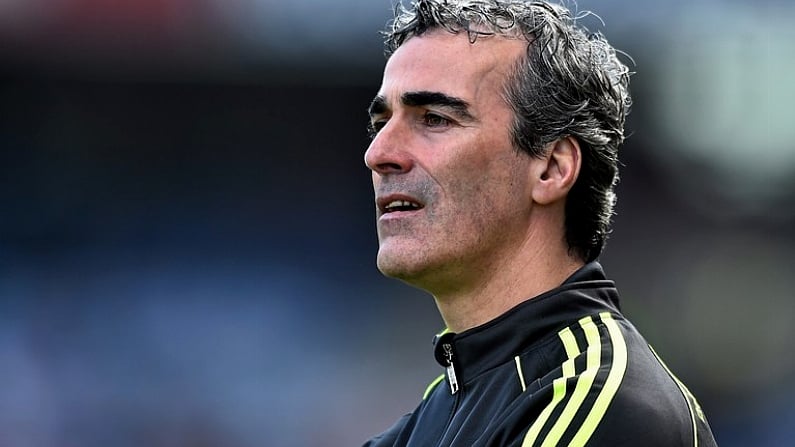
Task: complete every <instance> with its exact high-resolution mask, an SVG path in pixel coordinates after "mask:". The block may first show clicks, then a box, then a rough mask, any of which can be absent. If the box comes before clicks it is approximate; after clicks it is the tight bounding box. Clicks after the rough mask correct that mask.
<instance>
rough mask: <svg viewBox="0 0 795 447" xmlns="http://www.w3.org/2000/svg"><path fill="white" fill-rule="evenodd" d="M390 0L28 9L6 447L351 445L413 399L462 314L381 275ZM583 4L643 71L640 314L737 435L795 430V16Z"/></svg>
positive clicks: (707, 406) (2, 310) (1, 95)
mask: <svg viewBox="0 0 795 447" xmlns="http://www.w3.org/2000/svg"><path fill="white" fill-rule="evenodd" d="M572 4H573V3H572ZM391 7H392V6H391V2H389V1H386V0H385V1H375V2H374V1H371V0H368V1H364V0H362V1H359V0H346V1H341V0H296V1H293V2H277V1H271V0H224V1H222V0H137V1H132V0H116V1H108V0H106V1H102V0H6V1H3V2H0V42H1V43H2V44H0V185H2V187H0V209H2V212H1V213H0V384H2V388H3V390H4V392H3V398H2V399H0V446H3V447H5V446H10V447H11V446H13V447H28V446H30V447H34V446H81V447H91V446H107V445H112V446H118V447H124V446H138V445H150V446H154V447H157V446H186V447H189V446H217V445H225V446H233V447H234V446H240V447H244V446H245V447H248V446H261V445H268V446H286V447H305V446H349V445H357V443H360V442H361V441H363V440H364V439H365V438H367V437H368V436H369V435H370V434H373V433H375V432H379V431H381V430H383V429H384V428H386V426H387V425H388V424H390V423H391V422H392V421H394V420H395V419H396V418H397V416H399V414H400V412H407V411H410V410H411V409H412V407H413V405H415V404H416V402H417V400H418V398H419V397H420V396H421V395H422V392H423V391H424V389H425V386H426V385H427V384H428V382H430V381H431V380H432V379H433V378H435V377H436V376H437V375H438V374H439V373H440V372H439V367H438V366H437V365H436V363H435V361H434V360H433V358H432V354H431V337H432V335H433V334H434V333H435V332H436V331H438V330H439V329H440V328H441V326H442V322H441V320H440V318H439V317H438V315H437V312H436V309H435V306H434V304H433V301H432V298H431V297H429V296H427V295H425V294H423V293H422V292H419V291H416V290H413V289H410V288H408V287H407V286H404V285H402V284H399V283H397V282H394V281H391V280H387V279H384V278H382V277H381V276H380V274H379V273H378V272H377V270H376V268H375V250H376V240H375V228H374V217H373V211H374V206H373V203H372V193H371V186H370V179H369V173H368V171H367V170H366V168H365V167H364V164H363V162H362V157H363V153H364V150H365V148H366V146H367V143H368V140H367V135H366V131H365V123H366V113H365V110H366V107H367V105H368V104H369V101H370V99H371V98H372V96H373V95H374V94H375V92H376V90H377V88H378V85H379V83H380V72H381V69H382V68H383V63H384V59H383V55H382V48H381V42H380V37H379V35H378V30H379V29H380V28H381V27H382V26H383V24H385V23H386V21H387V20H388V18H389V16H390V10H391ZM577 8H579V9H580V10H594V11H595V12H596V13H598V14H599V16H600V17H601V20H599V19H597V18H595V17H593V16H590V17H585V18H583V20H586V21H587V25H588V27H589V28H591V29H593V30H601V31H602V32H603V33H604V34H605V35H606V36H607V37H608V39H609V40H610V41H611V42H612V43H613V44H614V45H615V46H616V47H618V48H621V49H623V50H625V51H626V52H627V54H628V55H629V56H628V59H627V60H629V57H630V56H631V60H632V61H633V62H632V63H633V64H634V66H633V71H635V72H636V74H635V75H634V76H633V79H632V91H633V96H634V100H635V105H634V109H633V112H632V114H631V116H630V121H629V123H628V130H629V132H630V134H631V136H630V137H629V139H628V140H627V143H626V144H625V146H624V148H623V149H622V153H621V157H622V162H623V166H622V180H621V183H620V185H619V189H618V197H619V201H618V207H617V215H616V216H615V219H614V227H613V229H614V231H613V234H612V235H611V238H610V240H609V242H608V245H607V248H606V251H605V253H604V255H603V256H602V259H601V261H602V263H603V265H604V267H605V270H606V271H607V272H608V274H609V275H611V276H612V277H614V278H615V279H616V281H617V285H618V287H619V290H620V291H621V294H622V297H623V300H624V301H623V303H622V304H623V307H624V310H625V313H626V314H628V315H629V317H630V318H631V319H632V320H633V321H634V322H635V323H636V324H637V325H638V326H639V328H640V330H641V331H642V332H643V333H644V334H645V335H646V337H647V338H648V340H649V341H650V342H651V343H652V344H653V345H654V346H655V349H656V350H657V352H659V353H660V354H661V355H662V356H663V357H664V358H665V359H666V360H667V361H668V363H669V365H670V366H671V367H672V369H674V370H675V371H678V372H679V375H680V376H681V378H682V379H683V381H684V382H686V383H688V385H689V386H690V388H691V389H692V391H693V392H694V394H695V395H697V396H699V398H700V400H701V404H702V407H703V408H704V410H705V411H706V412H707V414H708V416H709V419H710V421H711V423H712V424H713V431H714V433H715V436H716V438H717V440H718V443H719V444H720V445H721V446H722V447H748V446H755V447H768V446H770V447H779V446H784V445H792V444H793V442H795V357H793V356H792V355H790V351H789V350H790V348H791V347H792V342H791V340H793V338H795V326H793V325H792V321H793V320H795V293H793V290H795V233H794V232H793V228H795V180H793V179H795V143H794V142H795V126H792V125H791V123H790V122H789V121H790V120H789V117H790V115H791V112H789V105H790V104H792V103H793V102H794V101H795V86H793V84H792V83H791V82H788V77H789V73H790V72H792V69H793V68H795V57H793V56H795V54H793V49H792V45H791V42H793V41H795V31H793V30H792V27H791V26H789V23H790V22H791V21H792V20H793V19H795V6H793V5H792V4H791V3H790V2H788V1H784V0H781V1H776V0H768V1H762V2H753V3H750V2H744V1H739V0H723V1H718V0H697V1H687V2H686V1H684V0H672V1H669V2H653V3H652V2H649V3H646V2H630V1H629V0H611V1H595V0H588V1H586V0H580V1H579V2H577ZM401 409H402V410H401Z"/></svg>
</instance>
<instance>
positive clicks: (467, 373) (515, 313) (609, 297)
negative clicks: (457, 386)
mask: <svg viewBox="0 0 795 447" xmlns="http://www.w3.org/2000/svg"><path fill="white" fill-rule="evenodd" d="M602 311H611V312H614V313H619V312H620V309H619V304H618V292H617V291H616V288H615V284H614V283H613V281H611V280H608V279H607V278H606V277H605V274H604V271H603V270H602V266H601V265H600V264H599V263H598V262H591V263H588V264H586V265H585V266H583V267H582V268H580V269H579V270H577V271H576V272H574V274H572V275H571V276H570V277H569V278H568V279H566V281H564V282H563V284H561V285H560V286H559V287H557V288H555V289H552V290H550V291H548V292H545V293H542V294H541V295H538V296H536V297H534V298H531V299H528V300H527V301H524V302H522V303H521V304H519V305H517V306H516V307H514V308H512V309H511V310H509V311H507V312H506V313H504V314H502V315H501V316H499V317H497V318H495V319H494V320H491V321H489V322H487V323H485V324H482V325H480V326H477V327H474V328H472V329H469V330H466V331H464V332H461V333H459V334H452V333H449V332H447V333H446V334H445V333H443V334H445V335H444V336H442V337H440V336H437V337H436V338H435V339H434V350H435V354H436V358H437V360H439V363H440V364H442V366H445V367H446V366H448V365H446V364H444V363H442V361H441V360H440V359H441V358H443V356H440V352H439V351H440V350H441V349H442V346H441V345H442V343H441V341H440V340H441V339H444V342H445V343H448V344H449V343H452V346H453V349H454V354H455V359H456V360H455V369H456V373H457V374H458V380H459V382H461V383H466V382H467V381H468V380H470V379H472V378H474V377H476V376H478V375H480V374H481V373H483V372H485V371H486V370H488V369H490V368H493V367H495V366H497V365H500V364H502V363H505V362H508V361H510V360H511V359H513V357H514V356H516V355H518V354H519V353H520V352H522V351H524V350H526V349H527V348H529V347H530V346H532V345H533V344H535V343H536V342H538V341H540V340H542V339H544V338H545V337H547V336H548V335H549V334H553V333H557V332H558V331H559V330H561V329H563V328H565V327H568V326H570V325H571V324H572V323H574V322H576V321H577V320H579V319H580V318H582V317H583V316H585V315H591V314H594V313H598V312H602ZM440 335H441V334H440Z"/></svg>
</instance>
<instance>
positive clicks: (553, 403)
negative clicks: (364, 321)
mask: <svg viewBox="0 0 795 447" xmlns="http://www.w3.org/2000/svg"><path fill="white" fill-rule="evenodd" d="M386 44H387V53H388V55H389V57H388V61H387V65H386V68H385V71H384V77H383V83H382V85H381V88H380V90H379V92H378V94H377V96H376V97H375V99H374V100H373V102H372V104H371V106H370V110H369V112H370V120H371V121H370V122H371V130H372V133H373V139H372V143H371V144H370V147H369V148H368V149H367V153H366V155H365V162H366V164H367V166H368V167H369V168H370V169H371V170H372V177H373V186H374V189H375V202H376V208H377V228H378V239H379V250H378V267H379V269H380V270H381V271H382V272H383V273H384V274H385V275H387V276H390V277H394V278H398V279H400V280H402V281H405V282H406V283H408V284H411V285H413V286H416V287H420V288H422V289H425V290H427V291H428V292H430V293H431V294H432V295H433V297H434V298H435V300H436V303H437V305H438V308H439V311H440V312H441V314H442V317H443V318H444V321H445V323H446V324H447V330H446V331H445V332H443V333H442V334H440V335H438V336H437V338H436V340H435V347H434V351H435V357H436V360H437V361H438V362H439V363H440V364H441V365H442V366H443V367H444V368H445V370H446V371H445V374H443V375H442V376H441V377H439V379H437V380H436V381H435V382H434V383H432V384H431V385H430V386H429V387H428V390H427V391H426V393H425V396H424V397H423V400H422V401H421V403H420V404H419V406H418V407H417V408H416V409H415V410H414V411H413V412H412V413H410V414H407V415H406V416H404V417H403V418H402V419H400V420H399V421H398V422H397V423H396V424H395V425H394V426H393V427H392V428H390V429H389V430H387V431H386V432H385V433H383V434H381V435H380V436H377V437H375V438H373V439H371V440H370V441H369V442H368V443H367V444H366V445H367V446H461V447H472V446H527V447H529V446H543V447H547V446H585V445H587V446H604V447H620V446H633V447H637V446H661V447H662V446H665V447H671V446H699V447H707V446H714V445H715V441H714V439H713V436H712V434H711V432H710V429H709V426H708V424H707V422H706V420H705V418H704V414H703V413H702V411H701V409H700V408H699V406H698V403H697V402H696V400H695V398H694V397H693V396H692V395H691V394H690V392H689V391H688V390H687V388H685V386H684V385H683V384H682V383H681V382H679V380H678V379H676V378H675V377H674V376H673V374H671V373H670V371H668V370H667V368H666V367H665V365H664V364H663V363H662V361H661V360H659V358H658V357H657V355H656V354H655V353H654V351H653V350H652V349H651V348H650V347H649V346H648V345H647V343H646V342H645V341H644V340H643V338H642V337H641V336H640V334H639V333H638V332H637V331H636V330H635V328H634V327H633V326H632V325H631V324H630V323H629V322H628V321H627V320H626V319H625V318H624V317H623V316H622V314H621V313H620V310H619V308H618V296H617V292H616V289H615V287H614V285H613V283H612V281H609V280H607V279H606V277H605V276H604V273H603V271H602V268H601V266H600V265H599V264H598V263H597V262H596V258H597V257H598V255H599V254H600V252H601V250H602V246H603V244H604V241H605V237H606V235H607V232H608V224H609V219H610V216H611V214H612V208H613V202H614V195H613V188H614V186H615V184H616V181H617V150H618V146H619V145H620V144H621V143H622V141H623V139H624V133H623V126H624V120H625V116H626V113H627V111H628V107H629V105H630V97H629V93H628V89H627V87H628V77H629V71H628V69H627V67H626V66H624V65H623V64H622V63H621V62H620V61H619V60H618V59H617V57H616V52H615V50H614V49H613V48H612V47H610V46H609V44H608V43H607V42H606V41H605V40H604V39H603V38H602V37H601V36H600V35H587V34H586V33H585V32H584V31H583V30H582V29H580V28H578V27H577V26H576V24H575V22H574V20H573V19H572V17H571V15H570V13H569V11H568V10H566V9H565V8H564V7H561V6H557V5H552V4H548V3H545V2H520V1H497V0H460V1H454V0H448V1H444V0H420V1H417V2H416V3H414V4H412V6H411V8H410V9H408V10H405V9H403V8H400V9H399V10H398V14H397V17H396V18H395V20H394V22H393V23H392V26H391V29H390V30H389V32H388V33H387V40H386Z"/></svg>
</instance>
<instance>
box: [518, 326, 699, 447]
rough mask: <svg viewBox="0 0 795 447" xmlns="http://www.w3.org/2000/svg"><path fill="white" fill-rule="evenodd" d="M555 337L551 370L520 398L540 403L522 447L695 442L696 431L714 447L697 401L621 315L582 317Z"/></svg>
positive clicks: (550, 353) (548, 353)
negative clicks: (534, 390) (529, 393)
mask: <svg viewBox="0 0 795 447" xmlns="http://www.w3.org/2000/svg"><path fill="white" fill-rule="evenodd" d="M557 338H558V340H557V343H552V344H551V345H548V347H547V349H545V350H544V351H545V355H546V356H547V361H546V363H547V364H549V363H551V364H552V365H553V369H552V370H551V371H549V372H547V373H546V374H544V375H543V377H540V378H539V379H536V383H537V384H538V386H539V389H538V392H536V393H533V394H532V395H525V396H524V397H520V399H521V398H523V399H527V400H532V401H535V402H536V404H537V403H538V401H539V399H540V401H541V403H542V407H541V408H540V409H537V410H535V411H537V416H535V417H534V420H533V422H532V424H531V425H530V426H529V428H528V429H527V431H526V434H525V436H524V443H523V444H522V445H536V442H538V443H539V445H540V444H543V443H546V444H553V445H555V444H557V443H563V444H564V445H568V444H569V443H573V445H585V443H586V442H589V441H590V442H592V443H593V444H590V443H589V444H588V445H615V446H623V445H637V444H636V443H637V442H638V441H639V440H641V439H642V440H644V443H645V444H644V445H650V446H656V445H660V446H663V445H691V444H693V439H694V436H696V434H697V433H698V432H701V433H702V436H703V438H708V439H707V440H706V442H700V443H699V444H698V445H707V446H710V445H714V440H712V444H711V443H710V442H709V441H710V440H711V439H712V438H711V434H710V433H709V428H708V425H707V423H706V419H705V418H704V416H703V412H701V410H700V408H699V407H698V403H697V402H696V400H695V398H694V397H693V396H692V394H690V393H689V391H687V389H686V388H685V387H684V385H683V384H682V383H681V382H680V381H679V380H678V379H677V378H676V377H675V376H674V375H673V374H672V373H671V372H670V371H669V370H668V368H667V367H666V366H665V364H664V363H663V362H662V361H661V360H660V359H659V358H658V357H657V356H656V354H655V353H654V351H653V350H652V349H651V347H650V346H649V345H648V344H647V343H646V341H645V339H644V338H643V337H642V336H641V335H640V333H639V332H638V331H637V330H636V329H635V328H634V327H633V326H632V325H631V324H630V323H629V322H628V321H627V320H625V319H624V318H623V316H622V315H620V314H618V313H611V312H601V313H598V314H594V315H589V316H584V317H582V318H580V319H579V320H578V321H577V322H576V323H574V324H572V325H570V326H568V327H565V328H563V329H561V330H560V331H559V332H558V337H557ZM537 354H538V352H533V351H531V352H528V353H527V354H526V355H527V356H532V355H535V356H536V358H538V355H537ZM550 357H551V358H550ZM528 361H529V359H528ZM555 365H559V366H555ZM528 379H531V378H528ZM702 426H703V427H704V428H701V427H702Z"/></svg>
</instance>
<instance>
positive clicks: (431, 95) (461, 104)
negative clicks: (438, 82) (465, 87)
mask: <svg viewBox="0 0 795 447" xmlns="http://www.w3.org/2000/svg"><path fill="white" fill-rule="evenodd" d="M401 102H403V104H404V105H406V106H409V107H418V106H441V107H446V108H449V109H452V110H453V112H455V114H457V115H458V116H459V117H461V118H465V119H470V120H474V119H475V117H473V116H472V113H470V111H469V103H468V102H466V101H465V100H463V99H461V98H457V97H455V96H450V95H447V94H444V93H441V92H428V91H420V92H406V93H404V94H403V96H401Z"/></svg>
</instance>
